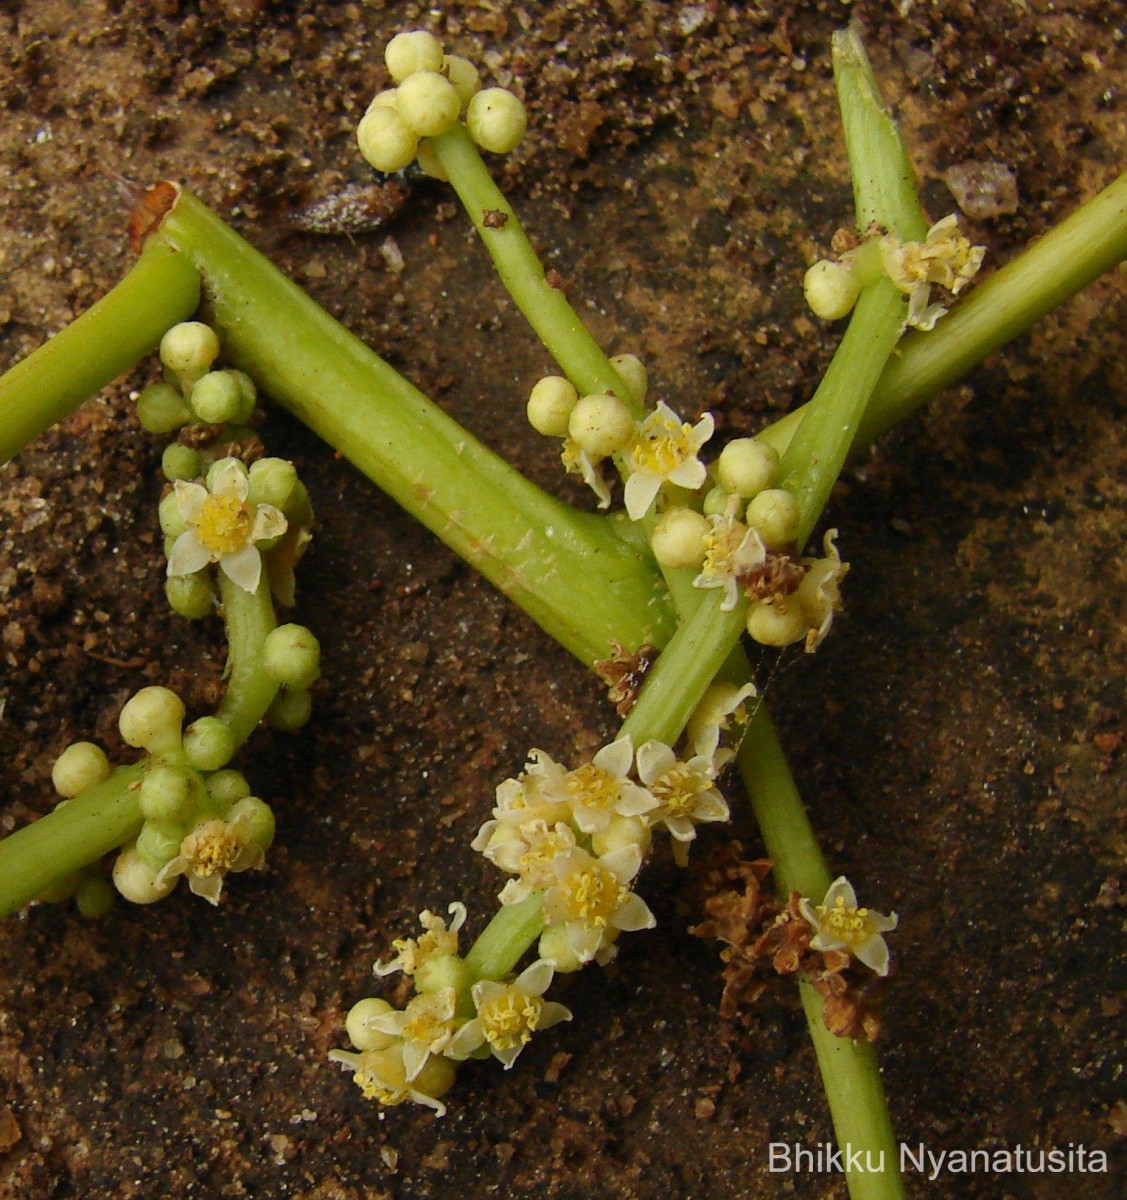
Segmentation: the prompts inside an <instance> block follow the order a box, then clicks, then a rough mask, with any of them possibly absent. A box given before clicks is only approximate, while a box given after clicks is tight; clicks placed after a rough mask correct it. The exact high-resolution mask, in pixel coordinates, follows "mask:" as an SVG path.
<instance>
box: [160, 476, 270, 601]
mask: <svg viewBox="0 0 1127 1200" xmlns="http://www.w3.org/2000/svg"><path fill="white" fill-rule="evenodd" d="M173 486H174V487H175V489H176V510H177V512H178V513H179V515H180V519H181V520H182V521H183V522H184V523H185V524H186V525H187V526H188V528H187V529H186V530H185V531H184V532H183V533H182V534H180V536H179V537H178V538H177V539H176V541H175V542H174V543H173V544H172V549H171V550H170V551H169V555H168V574H169V575H193V574H195V572H196V571H199V570H202V569H203V568H204V567H206V566H207V565H208V564H209V563H218V564H219V569H220V570H221V571H222V572H223V573H224V574H225V575H226V576H227V578H228V579H230V580H231V581H232V582H233V583H236V584H238V586H239V587H241V588H242V589H243V591H246V592H253V591H255V590H256V589H257V588H258V581H259V579H260V578H261V576H262V554H261V553H260V551H259V549H258V545H257V543H259V542H262V541H265V540H267V539H269V538H275V537H279V536H281V535H282V534H283V533H285V532H286V518H285V517H284V516H283V515H282V513H281V511H280V510H279V509H277V508H275V507H274V506H273V505H272V504H251V503H249V502H248V500H247V492H248V490H249V484H248V481H247V473H246V469H245V468H244V467H243V465H242V463H240V462H239V460H238V459H236V458H229V459H226V460H225V461H224V462H223V463H222V464H221V465H220V466H219V467H218V469H217V470H215V472H214V474H213V475H212V480H211V485H210V487H204V486H203V485H202V484H199V483H185V482H184V481H183V480H182V479H178V480H177V481H176V483H175V484H174V485H173Z"/></svg>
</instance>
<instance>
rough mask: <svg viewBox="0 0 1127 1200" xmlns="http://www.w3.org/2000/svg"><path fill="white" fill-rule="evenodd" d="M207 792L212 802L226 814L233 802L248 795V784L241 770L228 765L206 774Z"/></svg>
mask: <svg viewBox="0 0 1127 1200" xmlns="http://www.w3.org/2000/svg"><path fill="white" fill-rule="evenodd" d="M207 794H208V797H209V798H210V799H211V801H212V803H213V804H215V805H216V806H217V807H218V808H219V809H220V810H221V811H222V812H223V813H224V814H226V813H227V811H228V809H230V808H231V806H232V805H233V804H235V803H237V802H238V801H239V800H242V799H243V798H244V797H246V796H249V795H250V784H249V783H247V781H246V776H245V775H243V773H242V772H241V771H236V770H234V769H233V768H231V767H228V768H227V769H226V770H224V771H216V772H215V774H214V775H209V776H208V779H207Z"/></svg>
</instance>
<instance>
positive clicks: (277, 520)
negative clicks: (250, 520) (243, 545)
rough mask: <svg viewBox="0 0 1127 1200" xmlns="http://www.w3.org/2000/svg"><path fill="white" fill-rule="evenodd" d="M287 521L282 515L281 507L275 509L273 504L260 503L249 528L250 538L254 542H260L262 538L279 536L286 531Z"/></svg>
mask: <svg viewBox="0 0 1127 1200" xmlns="http://www.w3.org/2000/svg"><path fill="white" fill-rule="evenodd" d="M288 526H289V522H288V521H287V520H286V518H285V517H284V516H283V515H282V511H281V509H277V508H275V507H274V506H273V504H260V505H259V506H258V508H257V509H256V510H255V513H254V527H253V528H252V529H251V534H250V536H251V538H252V539H253V540H254V541H256V542H261V541H262V540H263V538H272V537H280V536H281V535H282V534H283V533H285V532H286V529H287V528H288Z"/></svg>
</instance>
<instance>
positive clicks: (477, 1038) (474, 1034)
mask: <svg viewBox="0 0 1127 1200" xmlns="http://www.w3.org/2000/svg"><path fill="white" fill-rule="evenodd" d="M484 1043H485V1033H484V1031H483V1030H482V1028H481V1022H480V1021H478V1020H476V1019H475V1020H473V1021H467V1022H466V1023H465V1024H464V1025H463V1026H462V1028H461V1029H459V1030H458V1032H457V1033H456V1034H454V1036H453V1038H451V1039H450V1045H449V1046H447V1047H446V1054H447V1055H448V1057H450V1058H469V1057H470V1055H471V1054H473V1052H474V1051H475V1050H477V1049H478V1048H479V1047H480V1046H482V1045H483V1044H484Z"/></svg>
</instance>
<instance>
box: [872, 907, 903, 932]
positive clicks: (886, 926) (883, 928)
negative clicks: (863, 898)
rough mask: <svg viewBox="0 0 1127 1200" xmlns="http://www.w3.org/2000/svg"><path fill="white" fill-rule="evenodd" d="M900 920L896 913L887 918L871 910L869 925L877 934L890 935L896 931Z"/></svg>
mask: <svg viewBox="0 0 1127 1200" xmlns="http://www.w3.org/2000/svg"><path fill="white" fill-rule="evenodd" d="M899 920H900V918H899V917H898V916H897V915H896V914H895V913H889V914H888V916H887V917H886V916H885V915H884V913H879V912H873V910H872V909H869V925H870V926H871V927H872V928H873V929H874V930H875V931H876V932H877V933H888V932H890V931H891V930H893V929H895V928H896V926H897V923H898V922H899Z"/></svg>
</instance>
